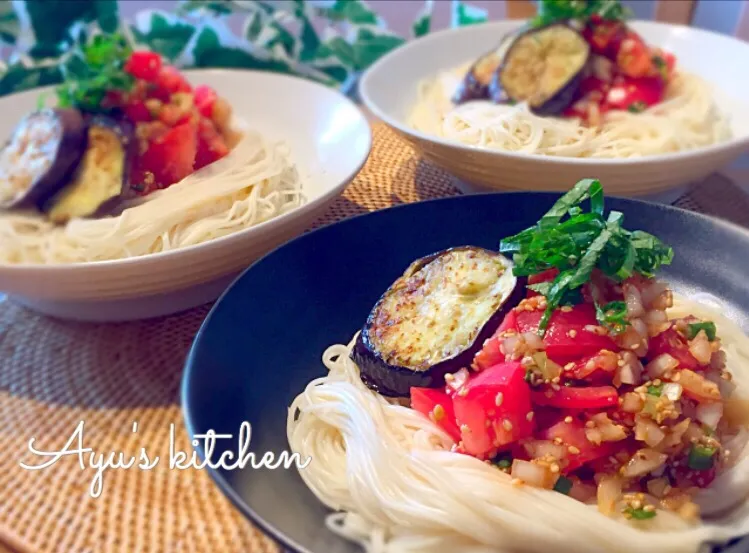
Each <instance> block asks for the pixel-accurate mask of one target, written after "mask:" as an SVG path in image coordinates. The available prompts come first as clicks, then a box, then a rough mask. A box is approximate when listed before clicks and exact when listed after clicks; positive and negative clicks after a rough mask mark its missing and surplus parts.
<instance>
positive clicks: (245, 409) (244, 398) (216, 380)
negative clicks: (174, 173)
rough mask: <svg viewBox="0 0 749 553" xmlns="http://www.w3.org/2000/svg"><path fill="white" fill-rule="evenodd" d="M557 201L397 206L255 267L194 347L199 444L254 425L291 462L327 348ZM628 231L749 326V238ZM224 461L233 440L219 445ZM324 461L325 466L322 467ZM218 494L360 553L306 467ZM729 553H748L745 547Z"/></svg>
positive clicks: (653, 228)
mask: <svg viewBox="0 0 749 553" xmlns="http://www.w3.org/2000/svg"><path fill="white" fill-rule="evenodd" d="M556 198H557V196H556V195H553V194H542V193H513V194H489V195H476V196H462V197H457V198H449V199H442V200H434V201H429V202H423V203H418V204H410V205H405V206H401V207H396V208H392V209H388V210H384V211H380V212H377V213H374V214H368V215H363V216H360V217H356V218H353V219H349V220H347V221H344V222H341V223H338V224H335V225H331V226H328V227H325V228H322V229H320V230H317V231H314V232H311V233H308V234H305V235H303V236H301V237H300V238H297V239H296V240H294V241H292V242H290V243H288V244H286V245H285V246H282V247H281V248H279V249H277V250H276V251H274V252H272V253H271V254H269V255H268V256H266V257H264V258H263V259H261V260H260V261H258V262H257V263H255V264H254V265H253V266H252V267H250V268H249V269H248V270H247V271H246V272H245V273H244V274H243V275H242V276H241V277H240V278H239V279H238V280H237V281H236V282H235V283H234V284H233V285H232V286H231V288H230V289H229V290H228V291H227V292H226V293H225V294H224V296H223V297H222V298H221V300H220V301H219V302H218V304H217V305H216V306H215V307H214V309H213V310H212V311H211V313H210V315H209V316H208V318H207V319H206V322H205V323H204V325H203V327H202V329H201V331H200V333H199V334H198V336H197V338H196V341H195V344H194V345H193V348H192V351H191V354H190V357H189V359H188V362H187V367H186V371H185V375H184V381H183V406H184V410H185V416H186V420H187V425H188V430H189V431H190V433H191V434H193V435H194V434H195V433H203V432H205V431H207V430H208V429H213V430H215V431H216V432H217V433H229V434H234V435H236V434H237V433H238V431H239V428H240V425H241V424H242V422H243V421H248V422H250V423H251V424H252V441H251V447H250V450H251V451H254V452H257V453H258V457H260V456H261V455H262V454H263V453H265V452H269V451H270V452H275V453H276V454H280V453H281V452H282V451H285V450H287V449H288V444H287V441H286V414H287V407H288V405H289V404H290V403H291V401H292V400H293V398H294V397H295V396H296V395H297V394H298V393H299V392H301V391H302V389H303V388H304V386H305V385H306V384H307V383H308V382H309V381H310V380H311V379H312V378H314V377H317V376H321V375H323V374H324V372H325V369H324V367H323V365H322V363H321V361H320V358H321V355H322V352H323V350H324V349H325V348H326V347H327V346H329V345H331V344H334V343H346V342H347V341H348V340H349V339H350V338H351V337H352V336H353V334H354V333H355V332H356V331H357V330H359V328H360V327H361V325H362V324H363V322H364V320H365V318H366V316H367V314H368V312H369V310H370V309H371V307H372V305H373V304H374V302H375V301H376V300H377V298H378V297H379V296H380V294H382V292H383V291H384V290H385V289H386V288H387V287H388V285H389V284H390V283H391V282H392V281H393V280H394V279H395V278H396V277H397V276H399V275H400V274H401V273H402V272H403V270H404V269H405V268H406V267H407V266H408V265H409V263H410V262H411V261H413V260H414V259H416V258H419V257H422V256H424V255H426V254H429V253H432V252H435V251H437V250H441V249H444V248H447V247H451V246H459V245H464V244H470V245H475V246H482V247H485V248H495V249H496V248H497V247H498V243H499V240H500V238H501V237H503V236H508V235H511V234H514V233H516V232H518V231H520V230H522V229H523V228H526V227H528V226H530V225H532V224H533V223H535V221H536V220H537V219H538V218H539V216H540V215H542V214H543V213H544V212H545V211H546V210H547V209H548V208H549V207H550V206H551V204H552V203H553V202H554V201H555V199H556ZM607 208H610V209H617V210H620V211H622V212H624V214H625V223H624V225H625V227H627V228H630V229H643V230H647V231H649V232H651V233H654V234H656V235H658V236H659V237H660V238H661V239H663V240H664V241H665V242H666V243H669V244H671V245H672V246H673V248H674V250H675V253H676V257H675V260H674V263H673V264H672V265H671V266H670V267H668V268H667V270H665V271H663V273H664V275H665V277H666V278H668V279H669V280H670V281H671V282H672V283H673V285H674V286H675V288H676V289H677V290H680V291H682V292H690V291H696V290H699V291H710V292H711V293H713V294H714V295H715V296H717V297H719V298H721V299H722V300H723V301H724V302H725V303H726V305H727V306H728V309H729V312H728V315H729V316H731V317H732V318H734V319H735V320H737V321H738V322H739V323H740V324H741V325H742V326H743V328H744V329H745V330H749V293H747V292H748V291H749V286H747V278H748V277H747V275H749V257H747V254H749V233H747V232H746V231H744V230H742V229H740V228H738V227H735V226H732V225H729V224H726V223H722V222H719V221H715V220H712V219H709V218H707V217H704V216H700V215H696V214H694V213H690V212H686V211H682V210H678V209H674V208H670V207H664V206H660V205H653V204H647V203H643V202H639V201H634V200H620V199H611V200H608V202H607ZM219 442H220V443H219V446H218V447H217V449H216V452H215V453H214V455H213V459H216V458H218V455H219V454H220V453H221V452H222V451H224V450H226V449H228V450H236V447H237V445H236V442H235V441H232V440H220V441H219ZM313 462H314V461H313ZM211 475H212V476H213V478H214V479H215V480H216V482H217V483H218V485H219V486H220V487H221V488H222V490H223V491H224V492H225V493H226V494H227V496H228V497H229V498H230V499H231V500H232V501H233V502H234V503H235V505H236V506H237V507H238V508H239V509H240V510H241V511H242V512H243V513H244V514H245V515H246V516H248V517H250V518H251V519H253V520H254V521H255V522H256V523H257V524H258V525H260V526H261V527H262V528H263V529H264V530H265V531H267V532H269V533H270V534H271V535H272V536H274V537H275V538H277V539H278V540H279V541H280V542H281V543H283V544H284V545H285V546H286V547H288V548H289V549H291V550H293V551H299V552H304V553H354V552H359V551H361V550H360V549H359V547H358V546H354V545H352V544H349V543H348V542H345V541H343V540H341V539H340V538H338V537H336V536H335V535H333V534H332V533H330V532H329V531H328V530H327V529H326V528H325V526H324V524H323V518H324V517H325V515H326V513H327V509H325V508H324V507H323V506H322V505H321V504H320V503H319V502H318V501H317V499H316V498H315V497H314V496H313V494H312V493H311V492H309V491H308V490H307V488H306V487H305V485H304V483H303V482H302V480H301V478H300V477H299V475H298V473H297V472H296V470H294V469H292V470H284V469H283V468H279V469H277V470H268V469H252V468H249V467H248V468H245V469H244V470H233V471H227V470H220V469H219V470H215V471H211ZM730 550H731V551H732V552H735V553H738V551H747V550H749V542H748V541H744V542H741V543H738V544H736V545H734V546H733V547H731V548H730Z"/></svg>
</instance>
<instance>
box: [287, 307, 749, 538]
mask: <svg viewBox="0 0 749 553" xmlns="http://www.w3.org/2000/svg"><path fill="white" fill-rule="evenodd" d="M687 313H693V314H695V315H696V316H701V317H705V318H706V319H710V320H713V321H715V322H716V324H717V327H718V331H719V333H720V335H721V339H722V343H723V345H724V347H725V349H726V353H727V357H728V366H729V368H730V369H731V370H732V372H733V374H734V377H735V381H736V383H737V384H738V385H739V387H740V388H741V389H744V390H747V389H749V339H747V337H746V336H744V334H743V333H742V332H741V330H740V329H739V328H738V327H737V326H736V325H734V324H733V323H731V322H730V321H727V320H726V319H725V318H724V317H722V316H721V315H719V314H718V313H716V312H714V311H712V310H708V309H707V308H705V307H703V306H700V305H698V304H695V303H694V302H692V301H687V300H684V299H678V300H677V304H676V307H675V308H674V309H673V312H672V313H670V315H671V316H672V317H673V316H679V315H684V314H687ZM352 345H353V341H352V342H351V343H350V344H349V345H348V346H346V345H340V344H339V345H334V346H331V347H330V348H328V349H327V351H325V353H324V354H323V362H324V364H325V366H326V367H327V368H328V370H329V373H328V374H327V376H324V377H321V378H318V379H316V380H314V381H312V382H310V383H309V385H308V386H307V388H306V389H305V390H304V392H302V393H301V394H300V395H299V396H297V398H296V399H295V400H294V402H293V403H292V405H291V407H290V408H289V416H288V421H287V436H288V440H289V444H290V446H291V449H292V451H293V452H298V453H300V454H301V455H302V458H305V457H307V456H309V457H311V458H312V462H311V463H310V465H309V466H307V467H306V469H304V470H302V471H300V474H301V476H302V478H303V480H304V482H305V483H306V484H307V486H308V487H309V488H310V489H311V490H312V491H313V493H314V494H315V495H316V496H317V497H318V498H319V499H320V501H322V502H323V503H324V504H325V505H327V506H328V507H330V508H331V509H333V510H335V511H339V512H336V513H334V514H331V515H330V516H329V517H328V520H327V523H328V526H329V527H330V529H331V530H333V531H334V532H336V533H338V534H340V535H341V536H343V537H346V538H347V539H350V540H353V541H356V542H359V543H361V544H362V545H363V546H364V547H365V549H366V551H368V552H369V553H427V552H428V553H454V552H457V551H460V552H461V553H506V552H510V551H511V552H513V553H518V552H529V553H530V552H533V553H546V552H547V551H558V552H561V553H583V552H590V553H600V552H601V551H606V552H608V553H619V552H621V553H631V552H632V551H658V552H659V553H677V552H678V553H684V552H687V551H698V550H699V549H700V548H701V547H702V546H701V545H700V544H704V543H705V542H707V541H718V542H722V541H726V540H728V539H729V538H730V537H733V536H737V535H740V534H741V533H745V532H747V531H749V513H748V512H747V508H746V505H745V503H744V502H745V499H746V497H747V496H749V476H747V474H749V457H747V456H746V454H747V449H746V448H745V450H744V451H743V452H736V454H737V455H740V456H741V457H742V460H741V461H739V462H738V464H737V465H736V466H734V467H733V468H732V469H730V470H729V471H727V472H725V473H724V474H722V475H721V476H720V477H719V478H718V479H717V480H716V481H715V483H714V485H713V488H712V489H710V490H707V491H705V492H702V493H701V494H700V495H699V496H698V497H697V501H698V502H699V503H700V504H701V506H702V508H703V511H704V512H705V513H708V514H709V513H710V512H712V511H714V510H719V509H723V508H725V507H727V506H730V507H735V506H736V505H737V504H740V503H744V504H743V505H742V506H741V507H739V508H735V509H734V511H733V512H731V513H730V515H728V516H727V517H724V518H722V519H720V520H717V519H716V520H711V521H708V522H706V523H704V524H700V525H697V526H690V525H689V524H687V523H686V522H684V521H683V520H682V519H680V518H678V517H677V516H676V515H673V514H671V513H669V512H666V511H660V512H659V515H658V516H657V517H655V518H654V519H651V520H648V521H636V522H628V521H626V520H625V519H623V518H618V519H614V518H609V517H606V516H604V515H602V514H600V513H599V512H598V511H597V509H596V507H595V506H591V505H585V504H583V503H580V502H578V501H576V500H574V499H571V498H570V497H567V496H565V495H563V494H560V493H556V492H553V491H547V490H541V489H536V488H532V487H530V486H522V487H516V486H513V485H512V484H511V479H510V476H509V475H507V474H505V473H503V472H501V471H499V470H497V469H496V468H495V467H493V466H491V465H489V464H486V463H484V462H482V461H479V460H478V459H475V458H473V457H470V456H467V455H461V454H457V453H451V452H450V451H449V448H450V446H451V445H452V441H451V439H450V438H449V437H448V436H447V435H446V434H444V433H443V432H442V431H441V430H440V429H439V428H438V427H437V426H435V425H434V424H432V423H431V422H430V421H429V420H428V419H426V418H425V417H423V416H422V415H421V414H419V413H417V412H416V411H413V410H411V409H408V408H406V407H402V406H399V405H394V404H393V403H390V402H388V401H387V400H386V399H385V398H383V397H382V396H379V395H378V394H375V393H374V392H372V391H371V390H369V389H368V388H367V387H366V386H365V385H364V384H362V382H361V380H360V378H359V369H358V368H357V367H356V365H355V364H354V363H353V362H352V361H351V360H350V359H349V352H350V349H351V347H352Z"/></svg>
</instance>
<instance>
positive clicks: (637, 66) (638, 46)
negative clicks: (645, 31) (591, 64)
mask: <svg viewBox="0 0 749 553" xmlns="http://www.w3.org/2000/svg"><path fill="white" fill-rule="evenodd" d="M616 66H617V68H618V69H619V71H621V72H622V73H623V74H624V75H626V76H628V77H645V76H647V75H652V74H654V72H655V71H654V69H655V68H654V66H653V60H652V58H651V54H650V49H649V48H648V46H647V44H645V41H643V40H642V38H641V37H640V36H639V35H638V34H637V33H635V32H634V31H631V30H629V31H627V33H626V35H625V36H624V38H623V39H622V41H621V44H619V49H618V51H617V52H616Z"/></svg>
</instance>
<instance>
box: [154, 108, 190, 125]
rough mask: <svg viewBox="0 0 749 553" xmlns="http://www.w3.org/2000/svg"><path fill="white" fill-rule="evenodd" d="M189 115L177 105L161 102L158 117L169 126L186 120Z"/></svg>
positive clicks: (188, 118)
mask: <svg viewBox="0 0 749 553" xmlns="http://www.w3.org/2000/svg"><path fill="white" fill-rule="evenodd" d="M190 117H191V113H190V112H189V111H185V110H183V109H181V108H180V107H179V106H176V105H174V104H163V105H162V106H161V109H159V117H158V119H159V121H161V122H162V123H164V124H166V125H168V126H169V127H174V126H176V125H180V124H182V123H186V122H188V121H189V120H190Z"/></svg>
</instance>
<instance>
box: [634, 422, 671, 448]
mask: <svg viewBox="0 0 749 553" xmlns="http://www.w3.org/2000/svg"><path fill="white" fill-rule="evenodd" d="M665 437H666V433H665V432H663V430H661V429H660V427H659V426H658V425H657V424H655V423H654V422H653V421H652V420H650V419H646V418H644V417H637V422H636V423H635V439H636V440H639V441H641V442H645V443H646V444H647V445H648V446H650V447H657V446H658V444H660V443H661V442H662V441H663V439H664V438H665Z"/></svg>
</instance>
